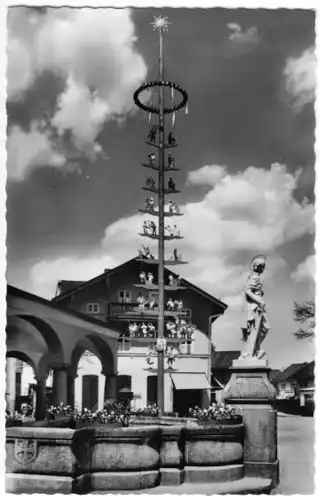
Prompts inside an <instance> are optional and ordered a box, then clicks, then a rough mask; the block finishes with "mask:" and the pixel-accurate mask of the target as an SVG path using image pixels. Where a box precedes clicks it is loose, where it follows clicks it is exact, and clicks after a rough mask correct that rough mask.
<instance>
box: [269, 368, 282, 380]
mask: <svg viewBox="0 0 324 500" xmlns="http://www.w3.org/2000/svg"><path fill="white" fill-rule="evenodd" d="M280 374H281V370H278V369H275V370H270V372H269V380H270V382H273V381H274V380H275V379H276V377H278V376H279V375H280Z"/></svg>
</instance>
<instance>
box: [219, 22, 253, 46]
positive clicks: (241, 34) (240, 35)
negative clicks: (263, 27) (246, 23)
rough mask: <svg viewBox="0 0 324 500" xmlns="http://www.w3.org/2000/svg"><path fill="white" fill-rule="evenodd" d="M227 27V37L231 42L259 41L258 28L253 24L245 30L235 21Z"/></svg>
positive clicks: (249, 42) (247, 42) (251, 42)
mask: <svg viewBox="0 0 324 500" xmlns="http://www.w3.org/2000/svg"><path fill="white" fill-rule="evenodd" d="M227 27H228V29H229V30H230V34H229V36H228V39H229V40H231V41H232V42H236V43H242V44H255V43H258V41H259V33H258V29H257V28H256V27H255V26H252V27H251V28H249V29H247V30H246V31H243V30H242V27H241V26H240V25H239V24H237V23H229V24H228V25H227Z"/></svg>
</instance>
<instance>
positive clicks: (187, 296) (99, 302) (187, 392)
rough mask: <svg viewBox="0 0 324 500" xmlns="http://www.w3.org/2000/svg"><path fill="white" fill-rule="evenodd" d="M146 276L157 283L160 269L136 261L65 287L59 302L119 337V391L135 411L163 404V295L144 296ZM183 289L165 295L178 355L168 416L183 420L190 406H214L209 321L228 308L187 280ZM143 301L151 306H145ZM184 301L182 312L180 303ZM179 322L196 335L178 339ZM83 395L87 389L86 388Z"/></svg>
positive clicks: (170, 337)
mask: <svg viewBox="0 0 324 500" xmlns="http://www.w3.org/2000/svg"><path fill="white" fill-rule="evenodd" d="M143 272H145V273H146V274H148V273H149V272H150V273H151V274H152V275H153V283H154V282H156V281H157V266H154V265H148V264H147V265H145V263H143V262H139V261H138V260H137V259H132V260H130V261H128V262H126V263H125V264H122V265H121V266H118V267H117V268H115V269H111V270H106V271H105V272H104V273H103V274H102V275H100V276H97V277H96V278H94V279H92V280H89V281H87V282H77V285H76V286H75V282H68V281H61V282H59V284H58V291H59V294H58V295H57V296H56V297H55V298H54V299H53V301H54V302H56V303H60V304H62V305H64V306H65V307H68V308H69V309H74V310H76V311H79V312H82V313H85V314H89V315H91V316H93V317H96V318H99V319H100V320H102V321H107V322H108V324H109V326H110V327H111V328H113V329H114V330H115V331H118V332H119V341H118V367H117V370H118V378H117V392H118V390H120V389H122V388H123V387H128V388H129V389H131V391H132V392H133V393H134V399H133V405H134V406H135V407H144V406H146V405H147V404H151V403H156V401H157V358H156V354H155V353H154V345H155V343H156V331H157V327H156V326H157V318H158V311H157V290H152V289H150V290H145V289H144V291H143V290H142V288H141V287H139V286H137V285H136V283H140V274H141V273H143ZM172 277H173V278H174V279H176V275H175V274H174V273H172V271H169V270H168V269H165V282H166V283H169V282H172ZM134 283H135V285H134ZM180 285H181V286H178V287H177V288H176V289H174V290H173V289H172V287H169V288H170V289H169V290H167V291H166V294H165V300H166V309H165V324H166V327H165V339H166V342H167V345H168V348H169V350H170V351H171V350H172V352H173V354H172V356H169V357H168V356H166V357H165V378H164V386H165V398H164V400H165V411H166V412H176V413H178V414H179V415H181V414H184V413H185V412H186V411H187V408H188V407H189V406H193V405H199V406H200V405H207V404H208V403H209V402H210V397H211V386H210V366H211V353H212V344H211V328H210V321H209V318H210V317H211V316H218V315H222V314H223V313H224V311H225V310H226V308H227V306H226V304H224V303H223V302H222V301H220V300H218V299H216V298H214V297H212V296H211V295H209V294H208V293H206V292H204V291H203V290H201V289H199V288H197V287H196V286H195V285H193V284H191V283H190V282H188V281H186V280H184V279H181V282H180ZM150 288H152V287H150ZM143 297H144V299H145V302H146V304H147V306H146V307H143V306H139V304H140V303H141V298H143ZM155 301H156V302H155ZM180 301H181V303H182V307H181V310H180V312H179V311H178V309H177V308H176V306H174V304H178V303H179V302H180ZM172 304H173V306H172ZM176 318H177V319H178V321H183V322H188V323H192V324H194V325H195V329H194V331H193V332H191V333H188V332H186V333H184V334H182V335H181V336H179V335H176V334H175V333H174V331H173V330H172V328H171V329H170V324H172V323H174V321H175V320H176ZM130 325H131V327H132V326H134V325H137V328H138V331H137V332H136V333H133V332H132V329H130V328H129V326H130ZM168 325H169V329H168ZM90 359H91V358H90ZM88 361H90V360H88ZM84 370H85V371H84V376H86V375H88V376H90V375H91V374H92V372H94V370H95V367H94V365H93V360H92V362H91V363H90V362H89V363H88V364H85V365H84ZM79 390H80V391H81V390H82V388H81V383H80V388H79ZM77 394H78V400H79V401H82V400H83V399H84V398H83V396H82V395H81V393H78V390H76V395H77Z"/></svg>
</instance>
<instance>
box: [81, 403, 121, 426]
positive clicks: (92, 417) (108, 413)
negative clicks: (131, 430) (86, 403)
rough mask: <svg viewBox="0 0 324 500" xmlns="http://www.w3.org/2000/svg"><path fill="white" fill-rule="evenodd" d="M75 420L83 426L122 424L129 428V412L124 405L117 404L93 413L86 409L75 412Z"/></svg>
mask: <svg viewBox="0 0 324 500" xmlns="http://www.w3.org/2000/svg"><path fill="white" fill-rule="evenodd" d="M73 418H74V421H75V422H77V423H81V424H85V423H93V424H96V423H98V424H121V425H123V426H124V427H126V426H128V419H129V411H128V409H127V407H125V405H124V404H122V403H120V402H115V403H112V404H110V405H109V407H108V408H104V409H103V410H97V411H92V410H89V409H88V408H84V409H83V410H82V411H75V412H74V415H73Z"/></svg>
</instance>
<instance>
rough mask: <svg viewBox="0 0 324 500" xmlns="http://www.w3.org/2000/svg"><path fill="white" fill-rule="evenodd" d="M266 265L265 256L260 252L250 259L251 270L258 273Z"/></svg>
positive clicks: (261, 271)
mask: <svg viewBox="0 0 324 500" xmlns="http://www.w3.org/2000/svg"><path fill="white" fill-rule="evenodd" d="M266 265H267V258H266V256H265V255H262V254H260V255H257V256H256V257H254V258H253V259H252V261H251V269H252V271H254V272H257V273H260V274H261V273H263V271H264V270H265V267H266Z"/></svg>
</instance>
